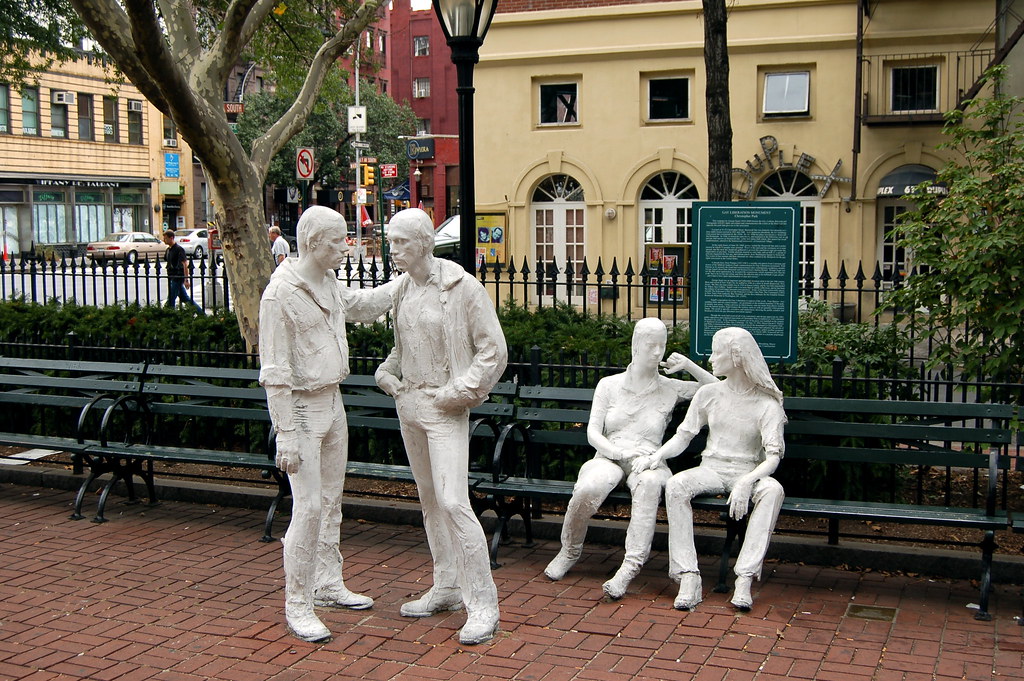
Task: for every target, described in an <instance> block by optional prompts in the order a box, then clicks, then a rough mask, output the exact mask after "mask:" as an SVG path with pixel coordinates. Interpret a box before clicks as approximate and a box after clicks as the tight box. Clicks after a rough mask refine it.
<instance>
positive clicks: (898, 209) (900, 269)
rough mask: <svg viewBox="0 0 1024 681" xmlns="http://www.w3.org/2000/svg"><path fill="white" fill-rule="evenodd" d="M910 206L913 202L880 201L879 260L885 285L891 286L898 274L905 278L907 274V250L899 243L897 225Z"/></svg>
mask: <svg viewBox="0 0 1024 681" xmlns="http://www.w3.org/2000/svg"><path fill="white" fill-rule="evenodd" d="M910 208H911V204H910V202H908V201H893V200H885V199H883V200H881V201H879V202H878V209H879V212H880V213H881V218H882V219H881V220H880V221H879V229H881V231H882V233H881V235H880V236H881V238H880V239H879V242H878V243H879V253H878V260H879V264H880V266H881V268H882V279H883V282H885V283H884V284H883V285H884V286H886V287H888V286H891V282H892V280H893V277H894V276H895V275H896V274H899V276H900V278H904V279H905V278H906V276H907V251H906V249H905V248H903V247H902V246H900V245H899V244H897V238H896V227H897V226H898V225H899V222H900V218H901V216H902V215H904V214H905V213H906V212H907V211H908V210H910Z"/></svg>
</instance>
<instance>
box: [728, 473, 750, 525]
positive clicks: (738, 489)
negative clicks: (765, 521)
mask: <svg viewBox="0 0 1024 681" xmlns="http://www.w3.org/2000/svg"><path fill="white" fill-rule="evenodd" d="M753 491H754V481H753V480H747V479H746V478H740V479H739V480H737V481H736V484H735V485H733V488H732V492H730V493H729V517H730V518H732V519H733V520H742V519H743V517H744V516H745V515H747V510H748V509H749V508H750V496H751V494H753Z"/></svg>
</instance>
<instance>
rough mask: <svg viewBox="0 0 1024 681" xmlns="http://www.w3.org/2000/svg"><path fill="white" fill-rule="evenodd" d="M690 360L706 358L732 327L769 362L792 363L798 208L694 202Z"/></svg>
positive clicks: (789, 204) (795, 205)
mask: <svg viewBox="0 0 1024 681" xmlns="http://www.w3.org/2000/svg"><path fill="white" fill-rule="evenodd" d="M693 211H694V212H693V214H694V236H693V250H692V255H691V257H692V264H691V273H692V275H693V277H692V295H691V298H690V328H691V330H692V335H691V344H690V347H691V355H693V356H694V357H695V358H706V357H708V356H710V355H711V339H712V337H713V336H714V335H715V332H716V331H718V330H719V329H721V328H724V327H727V326H739V327H742V328H744V329H747V330H748V331H750V333H752V334H753V336H754V338H756V339H757V342H758V345H760V346H761V351H762V352H763V353H764V356H765V359H767V360H768V361H769V362H773V361H775V362H779V361H781V362H795V361H796V358H797V347H796V325H797V324H796V323H797V273H798V269H799V259H798V248H799V244H800V240H799V233H800V232H799V229H800V204H799V203H795V202H770V203H768V202H744V201H734V202H728V203H726V202H722V203H717V202H697V203H694V204H693Z"/></svg>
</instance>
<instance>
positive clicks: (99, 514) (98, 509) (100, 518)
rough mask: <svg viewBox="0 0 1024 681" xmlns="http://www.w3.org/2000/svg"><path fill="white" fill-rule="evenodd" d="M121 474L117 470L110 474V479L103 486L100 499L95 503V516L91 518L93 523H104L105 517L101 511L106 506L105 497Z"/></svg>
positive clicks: (108, 494)
mask: <svg viewBox="0 0 1024 681" xmlns="http://www.w3.org/2000/svg"><path fill="white" fill-rule="evenodd" d="M120 477H121V475H120V473H118V472H117V471H115V472H114V473H112V474H111V476H110V480H109V481H107V484H106V485H104V486H103V493H102V494H100V500H99V502H98V503H97V504H96V517H95V518H93V519H92V522H94V523H105V522H107V519H106V518H105V517H103V511H104V509H105V508H106V506H107V497H109V496H110V490H112V489H114V484H115V483H116V482H117V481H118V479H120Z"/></svg>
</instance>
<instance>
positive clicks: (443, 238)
mask: <svg viewBox="0 0 1024 681" xmlns="http://www.w3.org/2000/svg"><path fill="white" fill-rule="evenodd" d="M461 224H462V223H461V222H460V220H459V216H458V215H453V216H451V217H450V218H448V219H447V220H445V221H444V222H442V223H441V224H440V225H438V226H437V229H435V230H434V256H435V257H438V258H447V259H449V260H458V259H459V243H460V240H461V237H462V235H461V234H460V232H459V230H460V229H462V227H461Z"/></svg>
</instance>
